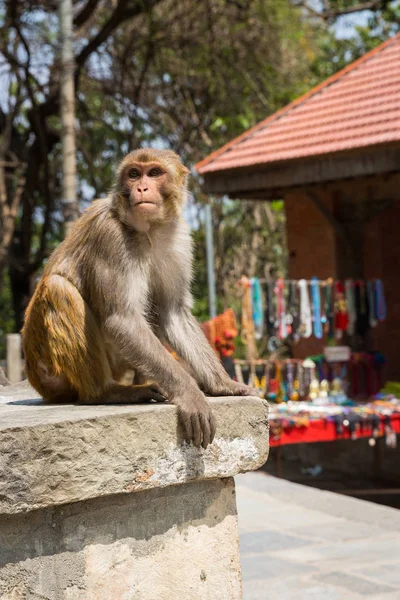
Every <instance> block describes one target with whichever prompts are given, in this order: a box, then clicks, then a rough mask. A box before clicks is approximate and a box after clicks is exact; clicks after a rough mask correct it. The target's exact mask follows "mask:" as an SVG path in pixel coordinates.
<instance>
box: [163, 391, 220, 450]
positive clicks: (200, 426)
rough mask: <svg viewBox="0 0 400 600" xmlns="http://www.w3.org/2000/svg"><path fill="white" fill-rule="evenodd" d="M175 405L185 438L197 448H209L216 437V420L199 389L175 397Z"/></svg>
mask: <svg viewBox="0 0 400 600" xmlns="http://www.w3.org/2000/svg"><path fill="white" fill-rule="evenodd" d="M173 403H174V404H176V405H177V406H178V410H179V419H180V422H181V423H182V426H183V429H184V432H185V438H186V439H187V440H188V441H192V442H193V444H194V445H195V446H196V447H197V448H200V446H202V447H203V448H204V449H205V448H207V446H208V444H211V442H212V441H213V439H214V436H215V418H214V415H213V413H212V410H211V406H210V405H209V403H208V402H207V400H206V398H205V396H204V394H203V393H202V392H201V391H200V390H199V389H198V388H194V389H193V390H187V392H186V393H185V394H182V395H180V394H179V396H178V397H175V398H174V399H173Z"/></svg>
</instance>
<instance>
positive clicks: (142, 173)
mask: <svg viewBox="0 0 400 600" xmlns="http://www.w3.org/2000/svg"><path fill="white" fill-rule="evenodd" d="M187 173H188V170H187V169H186V167H184V166H183V165H182V163H181V162H180V160H179V158H178V156H177V155H176V154H175V153H174V152H171V151H169V150H137V151H135V152H131V153H130V154H129V155H128V156H127V157H126V158H125V159H124V160H123V162H122V163H121V166H120V169H119V173H118V183H117V190H118V192H119V194H120V195H122V196H123V198H124V199H125V206H124V209H125V210H124V213H125V214H124V221H125V222H126V223H127V224H129V225H131V226H133V227H134V228H135V229H139V230H142V231H146V230H148V227H149V226H150V224H151V223H159V224H161V223H165V222H169V221H171V220H172V219H173V218H175V217H176V216H177V215H179V214H180V212H181V209H182V206H183V204H184V201H185V199H186V175H187Z"/></svg>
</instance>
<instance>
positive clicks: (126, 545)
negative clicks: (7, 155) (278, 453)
mask: <svg viewBox="0 0 400 600" xmlns="http://www.w3.org/2000/svg"><path fill="white" fill-rule="evenodd" d="M211 402H212V405H213V410H214V414H215V417H216V421H217V435H216V439H215V441H214V442H213V444H211V445H210V446H209V448H207V450H202V449H197V448H194V447H193V446H192V445H191V444H187V443H186V442H185V441H184V440H183V436H182V431H181V429H180V425H179V422H178V419H177V411H176V408H175V407H173V406H171V405H160V404H142V405H132V406H114V405H113V406H75V405H62V406H61V405H46V404H44V403H43V402H42V401H41V400H40V399H38V398H37V395H36V394H35V392H34V391H33V390H32V389H31V388H29V387H27V386H26V385H23V384H20V385H19V386H10V387H8V388H4V389H2V390H1V391H0V600H166V599H168V600H170V599H171V600H178V599H179V600H199V599H203V598H204V599H207V598H212V599H213V600H240V598H241V573H240V561H239V544H238V529H237V513H236V499H235V491H234V482H233V479H232V477H233V476H234V475H236V474H237V473H239V472H241V471H249V470H252V469H256V468H258V467H259V466H261V465H262V464H263V463H264V462H265V461H266V459H267V455H268V407H267V405H266V403H265V402H263V401H261V400H259V399H258V398H214V399H211Z"/></svg>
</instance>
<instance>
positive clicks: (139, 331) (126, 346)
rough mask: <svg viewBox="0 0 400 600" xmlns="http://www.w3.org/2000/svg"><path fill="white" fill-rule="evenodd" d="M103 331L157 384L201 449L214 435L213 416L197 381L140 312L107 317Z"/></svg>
mask: <svg viewBox="0 0 400 600" xmlns="http://www.w3.org/2000/svg"><path fill="white" fill-rule="evenodd" d="M104 331H105V333H106V335H107V336H108V337H109V339H110V340H112V342H113V343H114V344H115V345H116V346H117V347H118V350H119V352H120V353H121V355H122V356H123V357H124V359H125V360H126V362H127V363H128V364H130V365H131V366H132V367H133V368H134V369H138V370H139V372H140V373H141V375H142V376H144V377H145V378H146V379H148V380H150V381H153V382H154V383H156V384H158V385H159V386H160V388H161V390H162V391H163V393H165V394H166V396H167V398H168V400H169V401H170V402H172V403H173V404H176V405H177V406H178V409H179V416H180V419H181V422H182V424H183V427H184V429H185V433H186V436H187V438H188V439H190V440H193V443H194V444H195V446H200V445H202V446H203V447H204V448H206V447H207V445H208V444H209V443H210V442H212V440H213V438H214V435H215V421H214V417H213V414H212V411H211V408H210V405H209V404H208V402H207V400H206V398H205V396H204V394H203V393H202V391H201V390H200V389H199V387H198V386H197V384H196V381H195V380H194V379H193V378H192V377H191V376H190V375H189V373H187V372H186V371H185V370H184V369H182V367H181V366H180V365H179V364H178V362H177V361H176V360H175V359H174V358H173V357H172V356H171V355H170V354H169V352H168V351H167V350H166V349H165V348H164V346H163V345H162V343H161V342H160V340H159V339H158V338H157V337H156V336H155V335H154V333H153V331H152V330H151V328H150V327H149V325H148V324H147V322H146V320H145V319H144V318H143V316H142V315H141V314H139V313H135V314H134V315H132V314H129V316H121V315H119V314H115V315H111V316H109V317H108V318H107V319H106V321H105V323H104Z"/></svg>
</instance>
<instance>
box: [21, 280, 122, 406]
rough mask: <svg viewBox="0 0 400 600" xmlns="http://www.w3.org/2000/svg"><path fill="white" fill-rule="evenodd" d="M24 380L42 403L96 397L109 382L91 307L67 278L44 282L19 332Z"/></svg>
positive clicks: (101, 338) (108, 374)
mask: <svg viewBox="0 0 400 600" xmlns="http://www.w3.org/2000/svg"><path fill="white" fill-rule="evenodd" d="M23 338H24V352H25V358H26V370H27V375H28V378H29V381H30V382H31V384H32V385H33V387H34V388H36V389H37V390H38V391H39V392H40V393H41V394H42V396H43V397H44V398H45V399H47V400H58V399H59V397H60V390H61V388H60V389H57V388H58V387H60V386H61V387H62V394H63V396H66V395H67V394H68V391H70V392H71V394H73V395H75V398H74V397H72V398H71V399H76V396H78V397H79V399H80V400H82V399H84V398H95V397H100V396H101V395H102V394H103V392H104V391H105V390H106V389H107V387H108V386H109V385H110V383H111V382H112V379H113V378H112V373H111V367H110V363H109V360H108V357H107V352H106V345H105V340H104V336H103V334H102V332H101V330H100V328H99V326H98V324H97V322H96V319H95V317H94V315H93V313H92V311H91V309H90V307H89V306H88V305H87V304H86V302H85V301H84V300H83V298H82V296H81V295H80V293H79V291H78V290H77V289H76V287H75V286H74V285H72V284H71V283H70V282H69V281H68V280H67V279H65V278H64V277H61V276H60V275H53V276H51V277H49V278H48V279H44V280H43V281H42V284H41V286H40V288H39V289H38V290H37V292H35V295H34V297H33V299H32V302H31V304H30V306H29V308H28V311H27V318H26V322H25V326H24V330H23Z"/></svg>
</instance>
